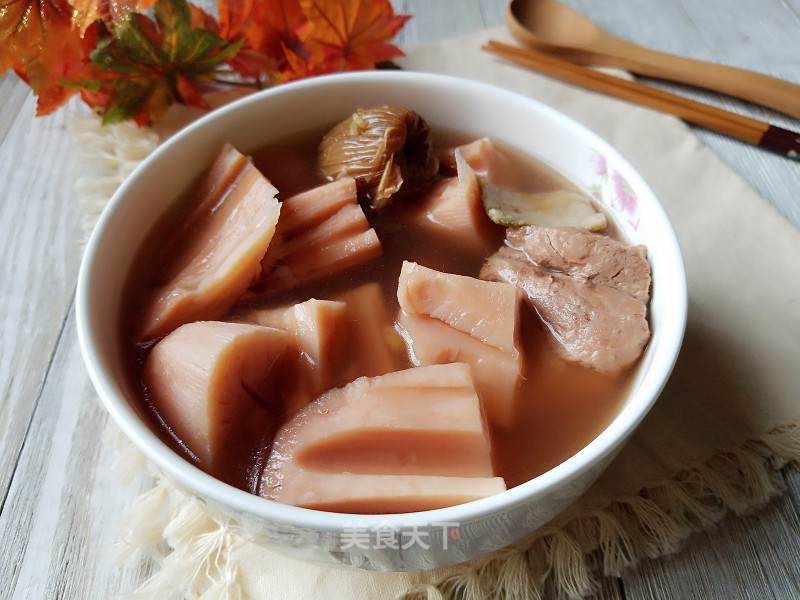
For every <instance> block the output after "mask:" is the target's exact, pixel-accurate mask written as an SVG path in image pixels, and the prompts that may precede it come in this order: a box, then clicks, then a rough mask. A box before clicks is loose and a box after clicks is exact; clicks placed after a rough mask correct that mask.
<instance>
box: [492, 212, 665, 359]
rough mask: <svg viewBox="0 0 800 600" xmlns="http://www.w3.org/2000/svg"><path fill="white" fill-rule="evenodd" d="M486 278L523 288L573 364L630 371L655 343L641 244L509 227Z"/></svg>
mask: <svg viewBox="0 0 800 600" xmlns="http://www.w3.org/2000/svg"><path fill="white" fill-rule="evenodd" d="M480 276H481V278H482V279H487V280H490V281H505V282H508V283H513V284H515V285H517V286H518V287H520V288H521V289H522V290H523V291H524V292H525V294H526V301H527V303H528V304H529V305H530V306H531V308H533V310H535V311H536V313H537V314H538V315H539V316H540V318H541V319H542V320H543V321H544V323H545V325H546V326H547V328H548V329H549V330H550V332H551V333H552V334H553V336H552V340H553V344H554V347H555V348H556V350H557V351H558V352H559V353H560V354H562V355H563V356H564V357H565V358H567V359H568V360H572V361H576V362H579V363H581V364H583V365H585V366H588V367H594V368H596V369H599V370H601V371H612V370H616V369H619V368H623V367H626V366H628V365H630V364H631V363H633V362H634V361H636V359H638V358H639V356H640V355H641V354H642V352H643V350H644V347H645V345H646V344H647V342H648V340H649V339H650V328H649V325H648V322H647V302H648V301H649V297H650V265H649V263H648V262H647V255H646V249H645V247H644V246H623V245H622V244H620V243H619V242H617V241H616V240H614V239H612V238H610V237H608V236H605V235H600V234H596V233H591V232H589V231H586V230H583V229H577V228H569V227H558V228H548V227H536V226H526V227H516V228H509V230H508V232H507V234H506V246H504V247H503V248H501V249H500V250H499V251H498V252H496V253H495V254H494V255H492V256H491V257H489V259H488V260H487V261H486V263H485V264H484V266H483V269H482V270H481V275H480Z"/></svg>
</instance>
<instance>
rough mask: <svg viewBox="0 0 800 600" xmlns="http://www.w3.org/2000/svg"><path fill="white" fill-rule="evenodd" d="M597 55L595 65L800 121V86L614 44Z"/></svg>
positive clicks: (734, 68) (713, 64) (772, 78)
mask: <svg viewBox="0 0 800 600" xmlns="http://www.w3.org/2000/svg"><path fill="white" fill-rule="evenodd" d="M592 54H596V55H597V56H596V60H594V61H593V62H595V64H603V65H606V66H614V67H619V68H621V69H625V70H627V71H631V72H632V73H636V74H639V75H645V76H648V77H655V78H657V79H664V80H668V81H674V82H677V83H685V84H689V85H693V86H696V87H699V88H704V89H707V90H712V91H716V92H721V93H723V94H727V95H729V96H734V97H736V98H741V99H742V100H747V101H749V102H754V103H755V104H759V105H761V106H766V107H768V108H771V109H773V110H777V111H779V112H782V113H784V114H786V115H789V116H792V117H794V118H796V119H800V85H796V84H794V83H790V82H788V81H784V80H782V79H778V78H777V77H771V76H769V75H764V74H762V73H757V72H755V71H748V70H747V69H741V68H738V67H730V66H726V65H720V64H716V63H710V62H705V61H701V60H695V59H692V58H684V57H681V56H675V55H672V54H667V53H665V52H659V51H657V50H651V49H649V48H645V47H643V46H638V45H636V44H633V43H630V42H627V41H625V40H614V41H613V43H609V44H608V45H607V47H604V48H603V49H602V50H600V51H599V52H593V53H592Z"/></svg>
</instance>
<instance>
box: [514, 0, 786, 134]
mask: <svg viewBox="0 0 800 600" xmlns="http://www.w3.org/2000/svg"><path fill="white" fill-rule="evenodd" d="M506 25H507V27H508V29H509V31H510V32H511V35H513V36H514V38H515V39H516V40H517V41H518V42H520V43H521V44H523V45H526V46H530V47H531V48H535V49H536V50H539V51H540V52H546V53H548V54H552V55H555V56H558V57H560V58H563V59H565V60H569V61H571V62H574V63H578V64H584V65H604V66H609V67H618V68H621V69H625V70H626V71H631V72H632V73H638V74H639V75H645V76H648V77H655V78H658V79H666V80H669V81H675V82H679V83H686V84H689V85H694V86H697V87H701V88H705V89H708V90H713V91H716V92H722V93H723V94H728V95H729V96H735V97H737V98H741V99H743V100H748V101H750V102H755V103H756V104H760V105H762V106H766V107H769V108H772V109H774V110H777V111H780V112H782V113H784V114H787V115H790V116H792V117H795V118H800V85H795V84H793V83H789V82H788V81H783V80H781V79H778V78H776V77H770V76H769V75H763V74H761V73H756V72H754V71H748V70H746V69H739V68H737V67H728V66H725V65H719V64H715V63H709V62H703V61H700V60H694V59H690V58H683V57H680V56H674V55H672V54H666V53H664V52H658V51H656V50H650V49H649V48H644V47H643V46H639V45H637V44H634V43H632V42H628V41H626V40H623V39H621V38H618V37H616V36H614V35H612V34H610V33H608V32H607V31H605V30H603V29H601V28H600V27H598V26H597V25H596V24H595V23H593V22H592V21H590V20H589V19H587V18H586V17H584V16H583V15H582V14H580V13H579V12H577V11H575V10H573V9H572V8H570V7H568V6H565V5H564V4H561V3H560V2H558V1H557V0H511V2H509V3H508V6H507V7H506Z"/></svg>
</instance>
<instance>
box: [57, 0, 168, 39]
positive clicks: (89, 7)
mask: <svg viewBox="0 0 800 600" xmlns="http://www.w3.org/2000/svg"><path fill="white" fill-rule="evenodd" d="M69 3H70V5H71V6H72V8H73V10H74V14H73V17H72V23H73V25H74V26H75V28H76V29H77V30H78V31H79V32H80V33H83V32H85V31H86V29H88V27H89V26H90V25H91V24H92V23H94V22H95V21H96V20H97V19H101V20H102V21H103V22H104V23H106V24H108V25H111V26H113V25H118V24H119V23H121V22H122V21H123V20H124V19H125V18H126V17H127V16H128V15H129V14H131V13H138V12H142V11H143V10H146V9H148V8H150V7H151V6H152V5H153V4H154V3H155V0H69Z"/></svg>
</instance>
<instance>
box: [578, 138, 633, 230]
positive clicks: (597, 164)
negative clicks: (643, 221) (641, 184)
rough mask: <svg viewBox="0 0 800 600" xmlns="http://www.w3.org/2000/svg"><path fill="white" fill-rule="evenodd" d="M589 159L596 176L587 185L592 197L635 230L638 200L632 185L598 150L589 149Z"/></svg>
mask: <svg viewBox="0 0 800 600" xmlns="http://www.w3.org/2000/svg"><path fill="white" fill-rule="evenodd" d="M589 161H590V163H591V164H592V165H593V167H594V175H595V176H596V177H597V179H596V180H594V181H593V182H592V183H589V184H588V185H587V188H588V189H589V191H590V192H591V194H592V196H593V197H594V199H595V200H597V201H598V202H600V203H601V204H603V205H605V206H607V207H608V208H610V209H611V210H612V211H613V212H614V213H615V216H616V217H617V218H619V219H621V220H623V221H625V223H627V224H628V225H629V226H630V227H631V228H633V230H634V231H636V230H637V229H638V228H639V200H638V198H637V196H636V191H635V190H634V189H633V186H631V184H630V183H629V182H628V180H627V179H626V178H625V176H624V175H623V174H622V173H621V172H619V171H618V170H616V169H615V168H613V166H611V167H609V163H608V160H607V159H606V157H605V156H604V155H603V154H601V153H600V152H599V151H597V150H595V149H590V156H589Z"/></svg>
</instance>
